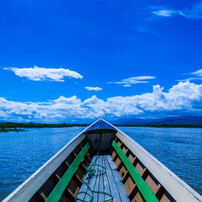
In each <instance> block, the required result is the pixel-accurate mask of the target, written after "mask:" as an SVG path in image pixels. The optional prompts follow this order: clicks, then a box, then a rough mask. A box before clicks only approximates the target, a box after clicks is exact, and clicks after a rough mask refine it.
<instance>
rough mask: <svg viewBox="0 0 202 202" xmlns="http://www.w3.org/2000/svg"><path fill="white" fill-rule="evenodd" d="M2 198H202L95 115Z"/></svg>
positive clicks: (93, 199)
mask: <svg viewBox="0 0 202 202" xmlns="http://www.w3.org/2000/svg"><path fill="white" fill-rule="evenodd" d="M5 201H20V202H24V201H47V202H48V201H68V202H70V201H71V202H72V201H124V202H125V201H134V202H135V201H182V202H186V201H189V202H190V201H202V197H201V196H200V195H199V194H198V193H197V192H195V191H194V190H193V189H192V188H191V187H190V186H188V185H187V184H186V183H185V182H183V181H182V180H181V179H179V178H178V177H177V176H176V175H175V174H174V173H172V172H171V171H170V170H169V169H168V168H166V167H165V166H164V165H163V164H162V163H160V162H159V161H158V160H157V159H155V158H154V157H153V156H152V155H151V154H149V153H148V152H147V151H146V150H145V149H143V148H142V147H141V146H140V145H139V144H137V143H136V142H135V141H134V140H132V139H131V138H130V137H128V136H127V135H126V134H124V133H123V132H122V131H120V130H119V129H118V128H116V127H115V126H113V125H111V124H109V123H108V122H106V121H104V120H103V119H99V120H98V121H96V122H95V123H93V124H92V125H90V126H89V127H87V128H86V129H85V130H84V131H82V132H81V133H80V134H79V135H77V136H76V137H75V138H74V139H73V140H71V141H70V142H69V143H68V144H67V145H66V146H65V147H63V148H62V149H61V150H60V151H59V152H58V153H57V154H56V155H55V156H53V157H52V158H51V159H50V160H49V161H48V162H47V163H45V164H44V165H43V166H42V167H41V168H39V169H38V170H37V171H36V172H35V173H34V174H33V175H32V176H31V177H30V178H29V179H27V180H26V181H25V182H24V183H23V184H22V185H21V186H19V187H18V188H17V189H16V190H15V191H14V192H12V193H11V194H10V195H9V196H8V197H7V198H5V199H4V202H5Z"/></svg>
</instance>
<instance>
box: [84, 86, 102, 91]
mask: <svg viewBox="0 0 202 202" xmlns="http://www.w3.org/2000/svg"><path fill="white" fill-rule="evenodd" d="M85 89H87V90H89V91H101V90H102V88H100V87H89V86H86V87H85Z"/></svg>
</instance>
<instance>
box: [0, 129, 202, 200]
mask: <svg viewBox="0 0 202 202" xmlns="http://www.w3.org/2000/svg"><path fill="white" fill-rule="evenodd" d="M118 128H120V129H121V130H122V131H123V132H125V133H126V134H127V135H129V136H130V137H131V138H132V139H134V140H135V141H136V142H138V143H139V144H140V145H141V146H143V147H144V148H145V149H146V150H147V151H148V152H150V153H151V154H152V155H153V156H154V157H156V158H157V159H158V160H159V161H161V162H162V163H163V164H164V165H165V166H167V167H168V168H169V169H170V170H172V171H173V172H174V173H175V174H176V175H178V176H179V177H180V178H181V179H182V180H184V181H185V182H186V183H187V184H189V185H190V186H191V187H192V188H193V189H195V190H196V191H197V192H198V193H199V194H202V166H201V165H202V129H200V128H148V127H118ZM83 129H84V127H70V128H41V129H29V130H27V131H24V132H7V133H3V132H2V133H0V139H1V141H0V201H1V200H2V199H4V198H5V197H6V196H7V195H9V194H10V193H11V192H12V191H13V190H14V189H16V188H17V187H18V186H19V185H20V184H21V183H22V182H24V181H25V180H26V179H27V178H28V177H29V176H30V175H31V174H33V173H34V172H35V171H36V170H37V169H38V168H39V167H40V166H42V165H43V164H44V163H45V162H46V161H47V160H48V159H50V158H51V157H52V156H53V155H54V154H55V153H56V152H57V151H58V150H60V149H61V148H62V147H63V146H65V145H66V143H67V142H69V141H70V140H71V139H72V138H73V137H75V136H76V135H77V134H78V133H79V132H81V131H82V130H83Z"/></svg>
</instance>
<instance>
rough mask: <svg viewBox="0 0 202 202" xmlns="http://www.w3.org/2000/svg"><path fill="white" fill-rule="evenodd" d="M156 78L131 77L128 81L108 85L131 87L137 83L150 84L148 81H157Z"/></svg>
mask: <svg viewBox="0 0 202 202" xmlns="http://www.w3.org/2000/svg"><path fill="white" fill-rule="evenodd" d="M155 78H156V77H154V76H137V77H129V78H127V79H123V80H121V81H117V82H108V84H118V85H122V86H124V87H131V86H132V85H134V84H137V83H149V81H148V80H151V79H155Z"/></svg>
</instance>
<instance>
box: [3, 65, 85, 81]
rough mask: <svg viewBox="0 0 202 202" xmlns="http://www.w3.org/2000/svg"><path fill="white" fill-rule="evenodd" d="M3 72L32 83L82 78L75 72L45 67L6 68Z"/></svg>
mask: <svg viewBox="0 0 202 202" xmlns="http://www.w3.org/2000/svg"><path fill="white" fill-rule="evenodd" d="M4 69H5V70H10V71H12V72H14V73H15V75H17V76H19V77H26V78H27V79H29V80H33V81H43V80H50V81H60V82H63V81H64V78H65V77H69V78H75V79H82V78H83V76H82V75H81V74H79V73H77V72H75V71H72V70H69V69H63V68H58V69H54V68H45V67H37V66H34V67H33V68H32V67H30V68H16V67H8V68H4Z"/></svg>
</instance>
